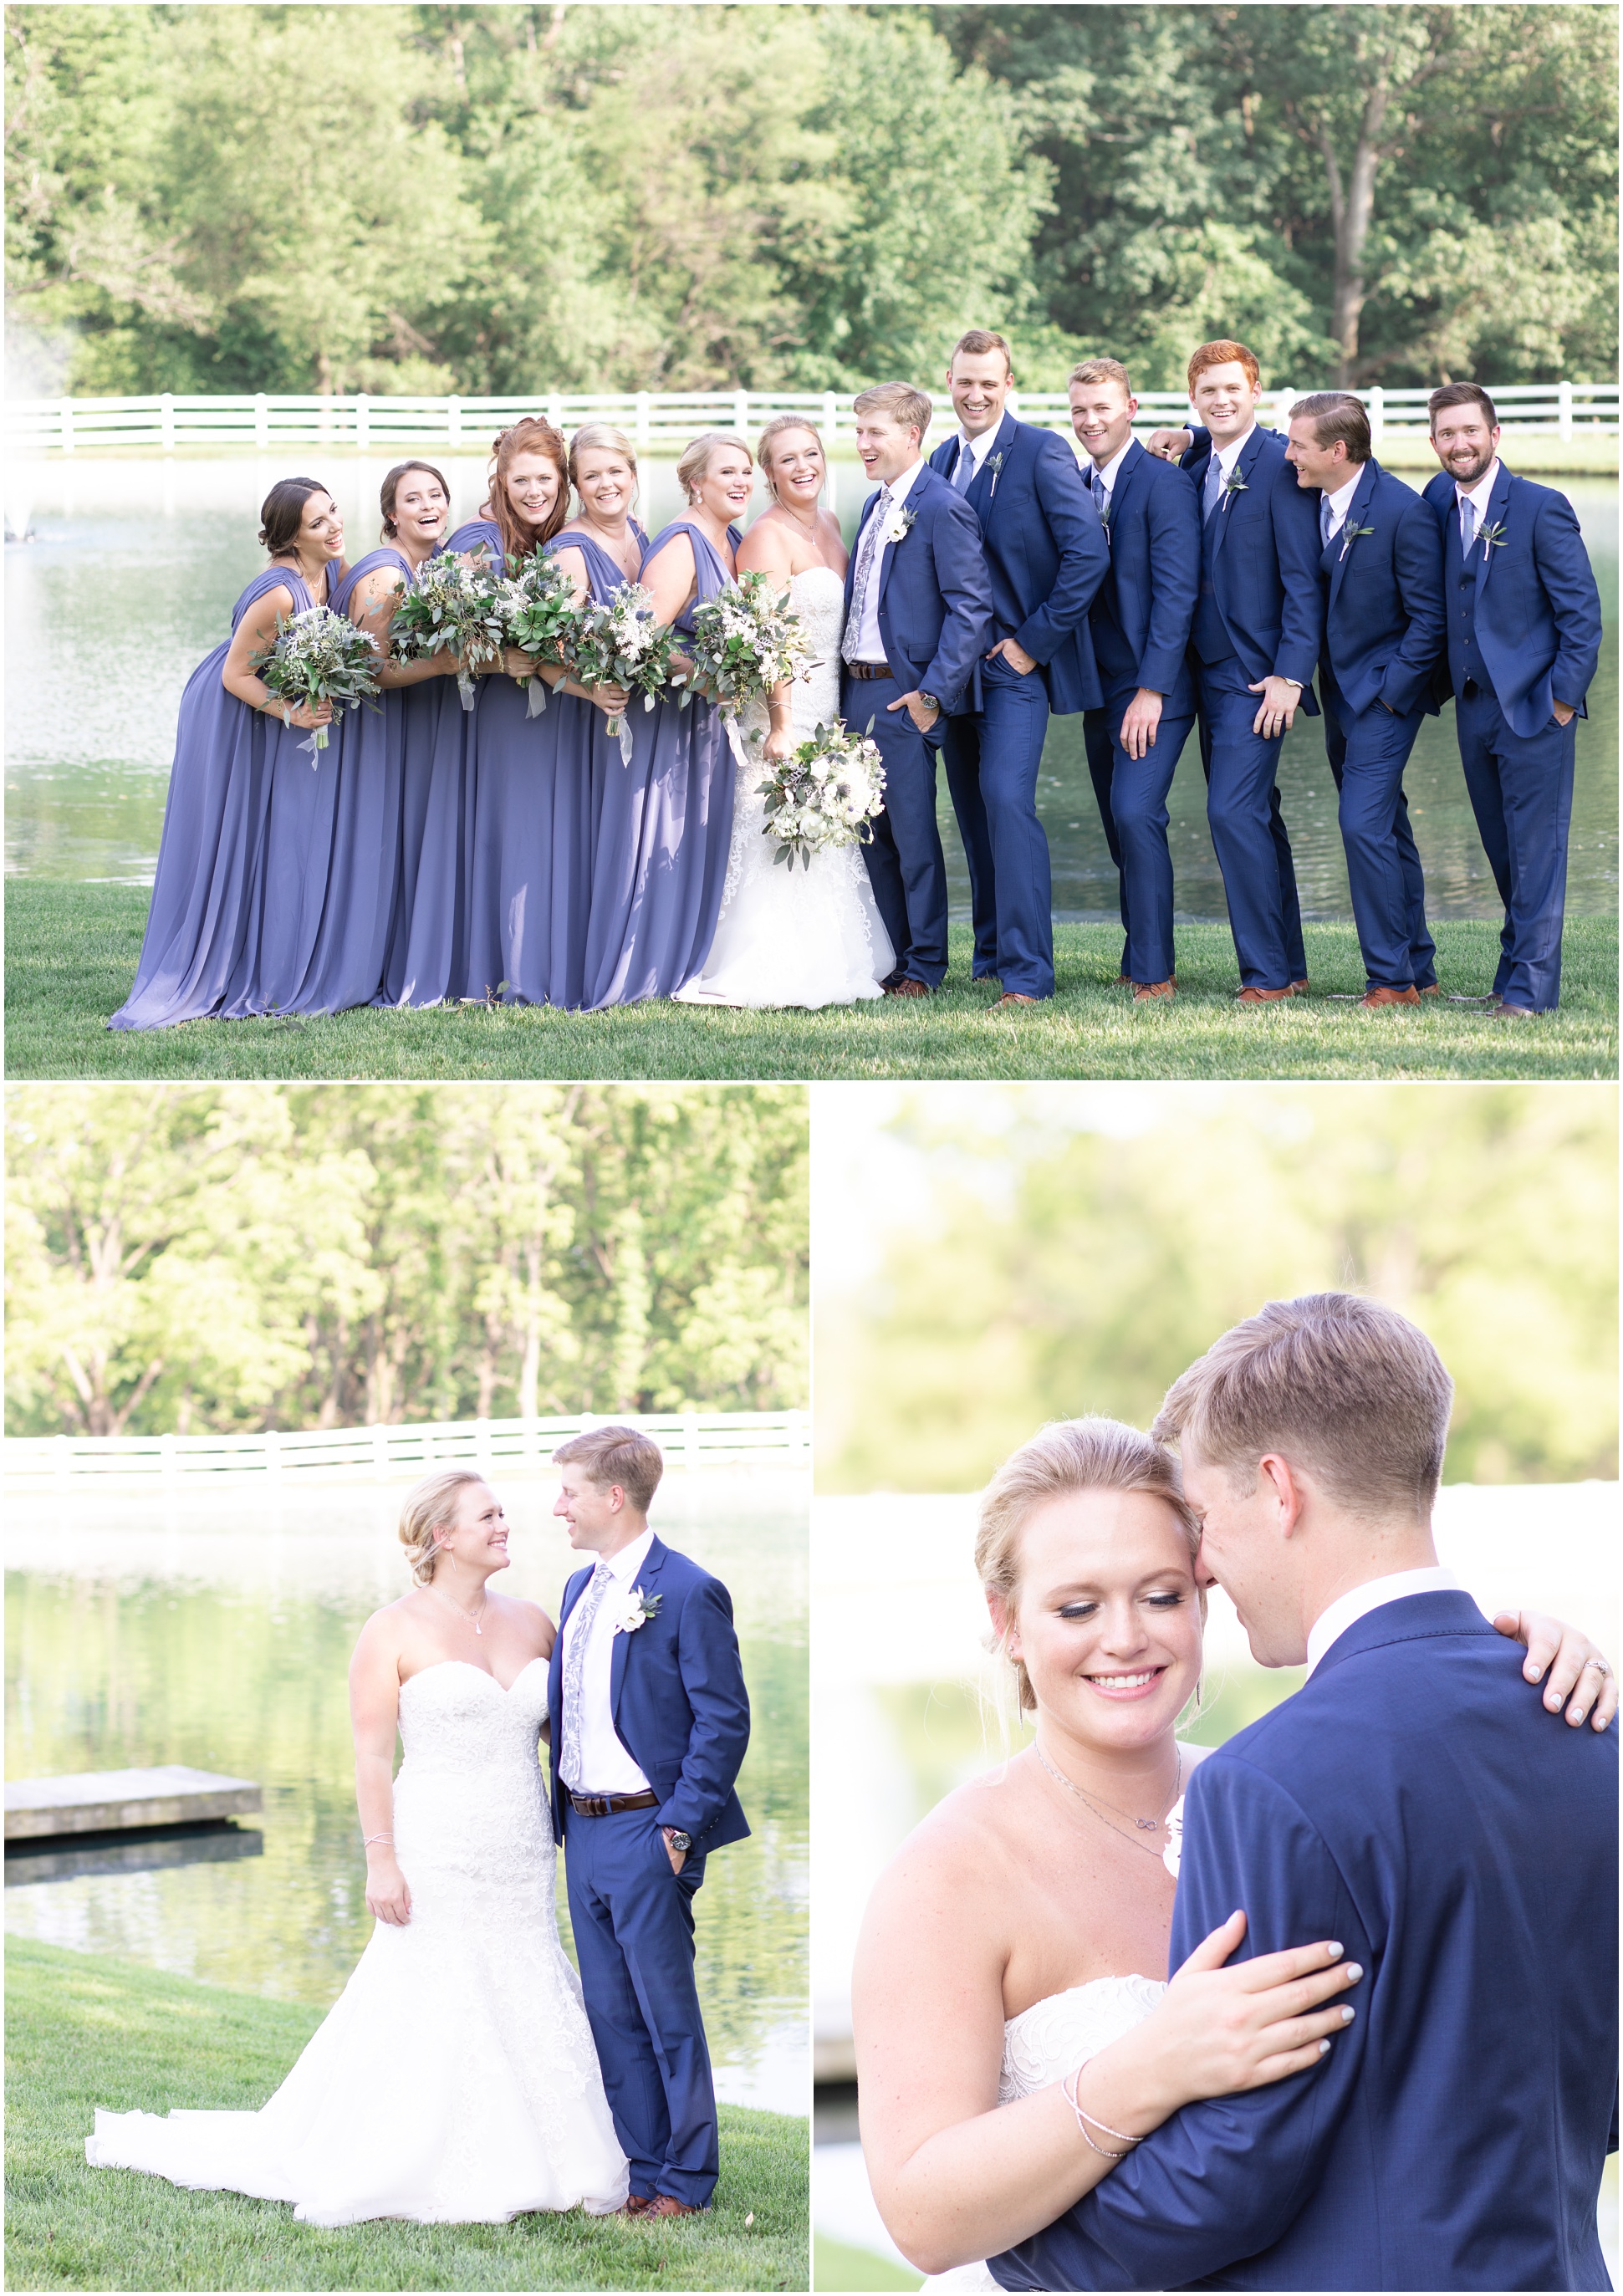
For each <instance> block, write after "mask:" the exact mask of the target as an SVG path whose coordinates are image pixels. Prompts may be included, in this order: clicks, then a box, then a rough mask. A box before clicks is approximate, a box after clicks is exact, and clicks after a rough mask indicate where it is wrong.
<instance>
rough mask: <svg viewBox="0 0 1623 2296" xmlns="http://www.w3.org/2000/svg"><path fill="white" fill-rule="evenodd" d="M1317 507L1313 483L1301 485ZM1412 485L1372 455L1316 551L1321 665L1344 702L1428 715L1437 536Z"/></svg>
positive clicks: (1438, 653) (1434, 649)
mask: <svg viewBox="0 0 1623 2296" xmlns="http://www.w3.org/2000/svg"><path fill="white" fill-rule="evenodd" d="M1303 491H1304V492H1305V493H1306V494H1307V498H1308V500H1309V501H1310V502H1311V503H1312V504H1313V505H1314V514H1315V516H1317V514H1318V504H1319V502H1320V500H1321V499H1322V497H1321V496H1320V494H1319V491H1318V488H1316V487H1309V488H1304V490H1303ZM1436 528H1437V521H1436V519H1435V518H1434V517H1433V515H1432V513H1431V512H1430V510H1429V509H1428V508H1427V506H1426V504H1424V503H1423V502H1422V499H1421V497H1420V496H1418V495H1417V494H1416V493H1415V491H1414V488H1413V487H1406V486H1405V484H1404V482H1403V480H1401V479H1395V478H1394V477H1393V476H1392V474H1391V472H1390V471H1383V470H1382V469H1381V465H1380V463H1377V462H1375V461H1374V460H1373V458H1372V459H1371V460H1370V461H1369V462H1367V463H1365V465H1364V469H1363V472H1362V474H1361V475H1360V477H1359V480H1358V483H1357V487H1356V488H1354V490H1353V498H1352V502H1351V504H1349V506H1348V512H1347V516H1346V519H1345V521H1343V523H1342V525H1341V528H1340V532H1339V533H1337V534H1333V535H1332V537H1331V539H1330V546H1329V549H1328V550H1327V551H1326V552H1325V553H1324V557H1323V558H1322V560H1321V562H1320V564H1321V573H1322V578H1323V580H1324V668H1326V669H1327V670H1328V671H1329V672H1330V674H1331V676H1332V677H1333V678H1334V680H1335V683H1336V685H1337V688H1338V690H1339V691H1340V693H1341V696H1342V698H1343V699H1344V700H1345V701H1346V703H1347V706H1348V709H1352V710H1355V711H1356V710H1360V709H1368V708H1369V707H1370V705H1371V703H1372V702H1375V701H1383V702H1385V704H1386V706H1387V708H1388V709H1390V710H1392V711H1393V712H1394V713H1395V714H1396V715H1397V716H1398V717H1407V716H1408V714H1409V712H1410V711H1411V710H1412V709H1428V710H1430V712H1431V713H1432V715H1433V716H1435V715H1436V711H1437V703H1436V702H1435V701H1433V699H1432V697H1431V683H1432V679H1433V677H1434V676H1435V675H1436V672H1437V665H1438V663H1439V660H1441V658H1442V653H1443V647H1444V643H1445V640H1446V637H1447V625H1446V621H1445V617H1444V611H1443V549H1442V541H1443V538H1442V536H1441V534H1440V533H1439V532H1438V531H1437V530H1436Z"/></svg>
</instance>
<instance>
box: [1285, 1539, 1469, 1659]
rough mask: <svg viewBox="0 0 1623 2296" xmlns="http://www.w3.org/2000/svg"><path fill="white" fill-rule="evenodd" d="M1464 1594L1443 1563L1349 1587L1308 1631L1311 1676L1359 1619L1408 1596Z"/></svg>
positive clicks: (1391, 1573)
mask: <svg viewBox="0 0 1623 2296" xmlns="http://www.w3.org/2000/svg"><path fill="white" fill-rule="evenodd" d="M1462 1591H1463V1589H1462V1588H1461V1586H1460V1582H1459V1580H1458V1579H1455V1577H1454V1576H1453V1574H1452V1573H1451V1572H1449V1571H1447V1570H1444V1569H1443V1567H1442V1565H1441V1563H1440V1562H1429V1563H1427V1564H1426V1566H1425V1568H1424V1569H1423V1570H1393V1571H1389V1573H1388V1575H1387V1576H1386V1577H1385V1578H1384V1579H1365V1582H1364V1584H1363V1586H1362V1587H1348V1590H1347V1592H1346V1594H1345V1595H1337V1596H1336V1598H1335V1601H1334V1602H1333V1603H1332V1604H1331V1606H1330V1608H1329V1609H1328V1610H1327V1611H1320V1613H1319V1615H1318V1617H1317V1618H1316V1619H1315V1620H1314V1622H1313V1624H1312V1626H1311V1628H1309V1629H1308V1633H1307V1671H1308V1673H1309V1674H1311V1673H1312V1672H1313V1669H1314V1668H1315V1667H1316V1665H1317V1664H1318V1662H1319V1661H1320V1660H1321V1659H1322V1658H1323V1657H1324V1653H1325V1652H1326V1651H1327V1650H1328V1649H1329V1648H1330V1645H1331V1644H1332V1642H1334V1641H1335V1640H1336V1639H1337V1638H1338V1636H1341V1635H1344V1634H1345V1633H1346V1632H1347V1629H1348V1627H1350V1626H1351V1625H1352V1624H1353V1623H1354V1621H1355V1620H1358V1619H1365V1618H1367V1617H1368V1616H1369V1614H1370V1612H1371V1611H1378V1610H1380V1609H1381V1607H1382V1605H1383V1604H1384V1603H1401V1602H1402V1600H1403V1598H1404V1596H1405V1595H1457V1594H1460V1593H1461V1592H1462Z"/></svg>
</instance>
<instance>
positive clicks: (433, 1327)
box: [7, 1085, 807, 1435]
mask: <svg viewBox="0 0 1623 2296" xmlns="http://www.w3.org/2000/svg"><path fill="white" fill-rule="evenodd" d="M8 1161H9V1166H10V1185H9V1188H8V1213H7V1218H8V1236H7V1247H8V1248H7V1271H8V1287H9V1288H8V1309H9V1316H8V1321H9V1338H10V1345H9V1349H8V1388H7V1394H8V1401H9V1417H8V1425H9V1427H10V1429H11V1431H12V1432H13V1433H25V1434H39V1433H52V1432H56V1431H63V1430H66V1431H71V1432H77V1433H86V1434H92V1435H108V1434H118V1433H123V1432H129V1433H140V1432H152V1431H160V1430H165V1429H174V1430H176V1431H179V1432H182V1433H184V1432H187V1431H191V1432H194V1433H200V1432H202V1431H205V1430H219V1431H247V1430H253V1429H258V1428H265V1427H281V1428H293V1427H311V1426H347V1425H352V1424H355V1423H377V1422H389V1421H396V1422H398V1421H401V1420H407V1419H439V1418H455V1417H461V1416H468V1415H488V1416H496V1417H504V1416H512V1415H531V1414H535V1413H537V1412H539V1413H543V1414H548V1413H551V1414H559V1413H573V1412H576V1411H583V1410H591V1411H617V1410H625V1411H644V1412H646V1411H656V1412H658V1411H676V1410H688V1409H701V1408H705V1409H711V1410H783V1409H790V1408H794V1407H798V1406H801V1405H802V1404H803V1403H804V1401H805V1396H806V1320H807V1308H806V1299H807V1291H806V1283H807V1218H806V1201H805V1191H806V1176H805V1164H806V1104H805V1095H804V1094H803V1092H801V1091H800V1090H799V1088H798V1087H791V1086H767V1087H758V1088H756V1089H753V1090H743V1089H739V1090H730V1089H727V1088H724V1087H699V1086H693V1087H684V1086H668V1087H667V1086H652V1085H651V1086H646V1087H643V1086H632V1087H614V1088H612V1089H605V1088H602V1087H591V1086H563V1085H536V1086H506V1087H500V1088H499V1089H491V1088H487V1087H477V1086H475V1087H455V1086H437V1087H382V1086H379V1087H370V1088H368V1089H366V1090H364V1091H363V1090H358V1089H356V1088H354V1087H347V1086H310V1087H287V1088H283V1087H271V1086H255V1085H245V1086H226V1087H195V1088H194V1087H169V1086H147V1087H138V1086H132V1087H107V1088H100V1087H76V1086H70V1085H55V1086H52V1087H49V1088H48V1089H47V1088H45V1087H30V1088H25V1089H19V1090H18V1091H16V1092H15V1094H14V1095H13V1096H12V1100H11V1103H10V1106H9V1114H8Z"/></svg>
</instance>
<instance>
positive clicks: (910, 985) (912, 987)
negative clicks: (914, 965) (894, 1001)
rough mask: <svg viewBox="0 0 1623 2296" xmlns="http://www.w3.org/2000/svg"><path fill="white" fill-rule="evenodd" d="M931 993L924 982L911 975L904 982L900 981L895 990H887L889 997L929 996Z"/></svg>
mask: <svg viewBox="0 0 1623 2296" xmlns="http://www.w3.org/2000/svg"><path fill="white" fill-rule="evenodd" d="M885 994H886V996H929V995H930V990H929V989H928V988H926V987H925V985H924V983H923V982H922V980H914V978H913V976H912V974H911V973H909V974H908V975H907V976H906V978H905V979H904V980H898V982H897V983H896V985H895V987H894V988H887V989H886V990H885Z"/></svg>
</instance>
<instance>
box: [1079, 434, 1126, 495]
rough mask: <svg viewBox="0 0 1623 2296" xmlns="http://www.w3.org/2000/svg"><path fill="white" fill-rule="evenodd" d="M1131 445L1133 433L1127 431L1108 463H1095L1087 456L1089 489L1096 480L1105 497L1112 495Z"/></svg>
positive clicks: (1090, 456) (1091, 457)
mask: <svg viewBox="0 0 1623 2296" xmlns="http://www.w3.org/2000/svg"><path fill="white" fill-rule="evenodd" d="M1132 443H1133V433H1132V432H1131V431H1130V430H1129V431H1128V432H1127V437H1126V438H1125V439H1123V440H1122V442H1121V444H1120V446H1119V447H1117V449H1116V451H1115V453H1114V454H1113V455H1111V459H1110V461H1109V462H1108V463H1095V462H1094V458H1093V456H1092V455H1089V456H1088V458H1087V469H1088V484H1089V486H1090V487H1091V486H1092V484H1093V482H1094V480H1095V479H1096V480H1098V482H1099V484H1100V485H1101V486H1102V488H1104V491H1105V493H1106V495H1107V496H1108V495H1113V494H1114V493H1115V491H1116V480H1117V478H1118V476H1119V472H1120V470H1121V466H1122V464H1123V463H1125V462H1126V460H1127V448H1128V447H1130V446H1131V445H1132Z"/></svg>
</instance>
